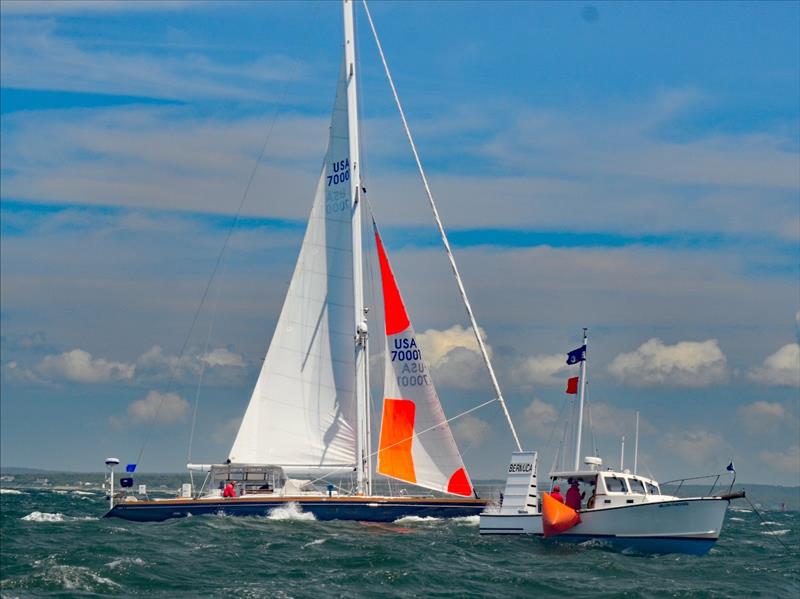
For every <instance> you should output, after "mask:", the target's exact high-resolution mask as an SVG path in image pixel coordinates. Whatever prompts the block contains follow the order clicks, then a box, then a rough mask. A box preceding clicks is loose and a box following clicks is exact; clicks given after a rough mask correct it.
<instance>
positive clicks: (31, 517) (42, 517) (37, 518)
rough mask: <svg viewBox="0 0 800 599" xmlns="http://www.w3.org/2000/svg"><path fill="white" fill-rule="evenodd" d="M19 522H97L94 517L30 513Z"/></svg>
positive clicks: (57, 513) (59, 513) (58, 513)
mask: <svg viewBox="0 0 800 599" xmlns="http://www.w3.org/2000/svg"><path fill="white" fill-rule="evenodd" d="M20 520H25V521H26V522H76V521H85V520H98V518H95V517H94V516H65V515H64V514H62V513H61V512H56V513H51V512H39V511H35V512H31V513H30V514H28V515H27V516H23V517H22V518H20Z"/></svg>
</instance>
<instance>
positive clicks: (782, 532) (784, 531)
mask: <svg viewBox="0 0 800 599" xmlns="http://www.w3.org/2000/svg"><path fill="white" fill-rule="evenodd" d="M790 532H792V531H791V530H790V529H788V528H784V529H782V530H765V531H764V532H762V533H761V534H762V535H771V536H773V537H782V536H783V535H788V534H789V533H790Z"/></svg>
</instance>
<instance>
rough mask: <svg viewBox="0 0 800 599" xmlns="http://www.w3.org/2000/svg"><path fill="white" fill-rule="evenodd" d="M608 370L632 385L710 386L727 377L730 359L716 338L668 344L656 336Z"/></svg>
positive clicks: (620, 356)
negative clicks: (727, 358) (726, 356)
mask: <svg viewBox="0 0 800 599" xmlns="http://www.w3.org/2000/svg"><path fill="white" fill-rule="evenodd" d="M608 370H609V372H611V374H613V375H614V376H616V377H617V378H618V379H619V380H621V381H622V382H624V383H627V384H630V385H656V384H667V385H676V386H683V387H706V386H709V385H713V384H715V383H719V382H722V381H724V380H725V378H726V377H727V360H726V358H725V354H723V353H722V350H721V349H720V347H719V344H718V343H717V340H716V339H709V340H707V341H680V342H678V343H676V344H675V345H665V344H664V342H663V341H661V339H656V338H653V339H650V340H648V341H645V342H644V343H643V344H642V345H640V346H639V348H638V349H637V350H636V351H633V352H630V353H622V354H619V355H618V356H617V357H616V358H614V360H613V361H612V362H611V365H610V366H609V367H608Z"/></svg>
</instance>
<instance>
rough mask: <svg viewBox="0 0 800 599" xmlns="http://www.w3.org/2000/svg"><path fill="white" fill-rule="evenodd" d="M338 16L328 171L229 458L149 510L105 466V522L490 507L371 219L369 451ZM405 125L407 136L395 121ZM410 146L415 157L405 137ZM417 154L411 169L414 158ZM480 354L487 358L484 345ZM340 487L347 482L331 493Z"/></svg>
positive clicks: (355, 185) (352, 78) (350, 74)
mask: <svg viewBox="0 0 800 599" xmlns="http://www.w3.org/2000/svg"><path fill="white" fill-rule="evenodd" d="M343 7H344V57H343V61H342V64H341V69H340V72H339V78H338V83H337V87H336V96H335V102H334V107H333V113H332V116H331V123H330V134H329V139H328V146H327V151H326V153H325V161H324V167H323V169H322V172H321V174H320V177H319V181H318V184H317V187H316V193H315V195H314V201H313V206H312V208H311V214H310V217H309V219H308V225H307V228H306V231H305V235H304V238H303V243H302V247H301V249H300V254H299V257H298V259H297V264H296V266H295V270H294V274H293V276H292V279H291V283H290V284H289V288H288V291H287V293H286V299H285V301H284V304H283V308H282V310H281V313H280V316H279V318H278V322H277V325H276V327H275V331H274V334H273V337H272V341H271V343H270V345H269V349H268V350H267V353H266V357H265V359H264V363H263V366H262V368H261V372H260V374H259V377H258V380H257V382H256V384H255V388H254V389H253V392H252V396H251V398H250V402H249V404H248V406H247V409H246V411H245V413H244V417H243V419H242V422H241V425H240V427H239V430H238V433H237V435H236V438H235V440H234V442H233V446H232V448H231V450H230V454H229V456H228V459H227V460H225V461H224V462H223V463H219V464H188V468H189V470H190V471H192V472H195V471H201V472H204V473H205V480H204V482H203V484H202V486H201V488H200V489H199V490H197V489H195V488H194V486H193V485H192V484H191V483H187V484H184V485H183V488H182V491H181V496H180V497H176V498H165V499H148V498H147V496H146V489H145V495H144V496H142V494H141V493H140V494H136V493H132V492H130V490H132V488H133V480H132V477H127V478H121V479H120V481H119V482H120V484H122V485H123V487H124V489H123V491H122V493H121V494H120V493H115V492H114V466H116V465H118V464H119V460H118V459H117V458H108V459H107V460H106V464H107V465H108V467H109V484H110V487H109V489H110V493H109V502H110V509H109V511H108V513H107V514H106V516H107V517H118V518H125V519H128V520H135V521H161V520H166V519H169V518H176V517H184V516H188V515H201V514H212V513H219V512H222V513H224V514H228V515H234V516H248V515H265V514H266V513H267V512H269V511H270V510H272V509H275V508H278V507H282V506H286V505H287V504H293V505H294V506H297V508H299V509H300V510H302V511H305V512H310V513H311V514H313V515H314V516H315V517H316V518H317V519H319V520H330V519H343V520H365V521H378V522H390V521H394V520H397V519H398V518H402V517H405V516H421V517H445V518H447V517H462V516H473V515H477V514H479V513H480V512H481V511H482V510H483V509H484V508H485V507H486V504H487V501H486V500H483V499H479V498H478V497H477V494H476V493H475V491H474V487H473V483H472V481H471V479H470V477H469V474H468V473H467V470H466V468H465V466H464V463H463V460H462V457H461V454H460V453H459V450H458V447H457V445H456V442H455V440H454V438H453V435H452V433H451V430H450V427H449V425H448V421H447V419H446V417H445V415H444V412H443V410H442V407H441V404H440V402H439V398H438V395H437V393H436V389H435V387H434V383H433V380H432V378H431V374H430V372H429V370H428V368H427V365H426V363H425V361H424V359H423V356H422V350H421V348H420V347H419V344H418V343H417V340H416V336H415V333H414V328H413V326H412V324H411V320H410V317H409V314H408V311H407V309H406V307H405V304H404V302H403V298H402V296H401V294H400V290H399V287H398V284H397V280H396V278H395V276H394V273H393V271H392V268H391V265H390V263H389V258H388V255H387V253H386V249H385V247H384V245H383V242H382V239H381V236H380V234H379V232H378V228H377V225H375V224H374V220H373V234H374V240H375V247H376V249H377V254H378V255H377V258H378V262H379V264H380V275H381V287H382V295H383V305H384V318H385V327H384V329H385V339H384V344H385V351H384V358H385V376H384V393H383V405H382V415H381V422H380V435H379V446H378V449H377V451H373V449H372V433H371V426H372V420H371V413H370V402H369V388H370V382H369V368H368V366H369V328H368V320H367V316H368V307H367V306H366V305H365V302H364V282H363V272H362V271H363V255H362V251H363V247H364V239H363V238H362V218H363V217H364V214H363V212H364V210H365V208H364V204H365V200H364V193H365V189H364V188H363V186H362V182H361V176H362V175H361V170H362V169H360V165H361V159H360V144H359V122H358V105H357V102H358V94H357V76H358V69H357V62H356V47H355V43H354V42H355V40H354V7H353V2H352V1H351V0H344V2H343ZM370 24H372V22H371V17H370ZM376 40H377V37H376ZM379 49H380V48H379ZM381 55H382V50H381ZM387 74H388V67H387ZM390 83H391V79H390ZM392 85H393V84H392ZM398 107H399V101H398ZM401 116H403V114H402V109H401ZM403 121H404V125H405V126H406V127H407V123H406V122H405V118H404V116H403ZM407 131H408V130H407ZM409 140H410V141H412V148H414V146H413V140H411V138H410V132H409ZM414 153H415V157H416V158H417V159H418V156H417V155H416V150H415V148H414ZM423 180H424V181H425V179H424V174H423ZM425 187H426V189H427V184H426V186H425ZM428 194H429V199H430V200H431V203H432V196H430V192H429V190H428ZM432 207H433V208H434V215H435V216H436V219H437V223H438V224H439V226H440V232H441V233H442V235H443V240H444V242H445V247H446V249H447V251H448V257H449V258H450V260H451V266H452V267H453V271H454V274H455V275H456V278H457V280H458V284H459V288H460V290H461V292H462V297H463V298H464V300H465V303H466V308H467V312H468V314H469V315H470V318H471V319H472V324H473V325H474V327H473V328H474V329H475V330H476V331H477V325H476V323H475V322H474V316H473V315H472V312H471V308H470V307H469V304H468V302H466V294H465V291H464V289H463V284H462V283H461V280H460V278H459V277H458V271H457V268H456V267H455V262H454V261H453V259H452V254H451V253H450V249H449V245H448V244H447V241H446V237H445V236H444V230H443V229H442V228H441V223H440V221H439V219H438V214H437V213H436V211H435V206H434V205H433V203H432ZM478 343H479V344H480V345H481V348H482V349H484V348H483V344H482V340H481V339H480V337H479V336H478ZM484 355H485V357H486V358H487V360H488V355H486V354H485V351H484ZM487 365H489V364H488V362H487ZM489 368H490V374H491V375H492V380H493V382H494V383H495V385H496V380H495V378H494V374H493V372H492V371H491V366H490V365H489ZM501 399H502V397H501ZM373 458H377V459H376V460H373ZM373 461H375V462H376V467H375V468H373ZM309 473H310V476H311V478H308V476H309ZM301 475H302V476H305V477H306V478H299V476H301ZM376 476H381V477H384V478H385V479H387V480H394V481H400V482H402V483H408V484H412V485H414V486H415V487H417V488H422V489H427V490H429V491H433V492H436V495H434V494H428V495H426V496H421V495H412V494H409V493H407V492H406V491H405V489H403V492H402V493H399V494H395V495H392V494H391V492H390V493H389V494H388V495H384V494H378V493H376V492H375V489H374V486H375V482H376V481H374V480H373V479H374V478H375V477H376ZM337 478H338V479H339V480H340V481H341V479H342V478H344V479H345V483H344V484H342V483H341V482H340V483H338V484H335V481H336V480H337ZM383 486H388V485H386V484H384V485H383ZM125 489H127V491H126V490H125ZM223 489H224V490H223ZM390 489H391V487H390ZM141 490H142V489H140V491H141Z"/></svg>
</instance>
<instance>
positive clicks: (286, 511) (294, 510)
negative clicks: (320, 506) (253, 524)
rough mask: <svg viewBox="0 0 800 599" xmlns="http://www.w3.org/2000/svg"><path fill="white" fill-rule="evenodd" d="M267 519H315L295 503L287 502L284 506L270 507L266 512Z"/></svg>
mask: <svg viewBox="0 0 800 599" xmlns="http://www.w3.org/2000/svg"><path fill="white" fill-rule="evenodd" d="M267 519H268V520H316V517H314V514H312V513H311V512H304V511H303V510H302V509H300V506H299V505H297V504H296V503H293V502H291V503H287V504H286V505H284V506H281V507H276V508H273V509H271V510H270V511H269V512H268V513H267Z"/></svg>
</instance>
